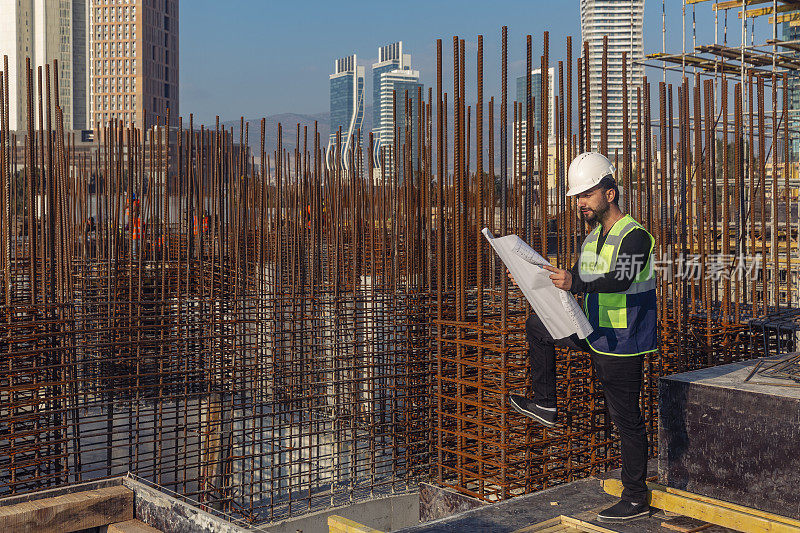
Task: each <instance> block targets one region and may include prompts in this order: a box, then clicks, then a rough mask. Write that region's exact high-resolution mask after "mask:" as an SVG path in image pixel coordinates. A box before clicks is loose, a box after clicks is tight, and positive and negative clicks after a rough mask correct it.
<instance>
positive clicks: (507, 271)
mask: <svg viewBox="0 0 800 533" xmlns="http://www.w3.org/2000/svg"><path fill="white" fill-rule="evenodd" d="M506 274H508V279H510V280H511V284H512V285H516V284H517V282H516V281H514V276H512V275H511V271H510V270H509V269H506Z"/></svg>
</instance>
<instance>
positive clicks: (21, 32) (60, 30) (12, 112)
mask: <svg viewBox="0 0 800 533" xmlns="http://www.w3.org/2000/svg"><path fill="white" fill-rule="evenodd" d="M87 1H88V0H0V59H2V56H4V55H7V56H8V70H9V72H8V79H9V84H10V85H11V87H9V127H10V128H11V129H12V130H24V129H26V128H27V127H28V120H27V103H26V100H25V98H26V94H27V76H26V75H25V60H26V58H30V60H31V67H32V68H33V69H34V73H33V79H34V84H36V82H37V79H38V72H37V70H38V67H42V68H43V74H42V83H43V84H44V83H45V79H46V78H45V74H44V66H45V65H51V69H52V65H53V61H54V60H57V61H58V80H56V79H55V78H54V73H53V72H52V70H51V74H50V75H51V78H50V83H51V88H52V89H51V90H54V89H55V84H56V81H57V82H58V99H59V102H58V103H59V105H60V107H61V109H62V111H63V113H64V127H65V128H67V129H74V130H81V129H86V128H87V126H88V116H87V103H88V98H89V94H88V87H87V81H88V78H87V72H86V65H87V58H86V54H87V49H86V42H87V24H86V9H87V7H86V2H87ZM2 68H3V66H2V63H0V69H2ZM52 105H53V106H55V101H54V100H53V101H52ZM37 115H38V114H37V113H34V116H35V117H36V116H37ZM34 120H38V118H35V119H34Z"/></svg>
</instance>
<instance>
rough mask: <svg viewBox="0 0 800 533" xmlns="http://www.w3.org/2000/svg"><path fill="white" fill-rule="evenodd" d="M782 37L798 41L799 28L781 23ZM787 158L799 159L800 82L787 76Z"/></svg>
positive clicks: (797, 54)
mask: <svg viewBox="0 0 800 533" xmlns="http://www.w3.org/2000/svg"><path fill="white" fill-rule="evenodd" d="M782 24H783V27H782V37H783V40H784V41H797V40H800V26H792V25H791V22H789V21H785V22H783V23H782ZM792 56H794V57H796V58H797V57H800V53H798V52H793V53H792ZM788 83H789V158H790V161H793V162H794V161H798V160H799V159H800V157H799V156H800V154H798V151H800V146H798V145H800V143H799V142H798V133H797V132H798V130H800V80H798V79H797V76H789V79H788Z"/></svg>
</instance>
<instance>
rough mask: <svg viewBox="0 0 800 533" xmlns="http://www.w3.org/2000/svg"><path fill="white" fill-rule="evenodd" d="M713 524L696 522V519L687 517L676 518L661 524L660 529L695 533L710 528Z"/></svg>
mask: <svg viewBox="0 0 800 533" xmlns="http://www.w3.org/2000/svg"><path fill="white" fill-rule="evenodd" d="M713 525H714V524H709V523H708V522H703V521H702V520H697V519H696V518H689V517H688V516H676V517H675V518H671V519H669V520H664V521H663V522H661V527H665V528H667V529H671V530H673V531H680V532H681V533H697V532H698V531H702V530H704V529H708V528H710V527H712V526H713Z"/></svg>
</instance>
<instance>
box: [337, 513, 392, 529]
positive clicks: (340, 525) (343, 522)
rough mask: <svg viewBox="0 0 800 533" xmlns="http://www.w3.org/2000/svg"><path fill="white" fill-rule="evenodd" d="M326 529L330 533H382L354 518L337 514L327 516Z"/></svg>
mask: <svg viewBox="0 0 800 533" xmlns="http://www.w3.org/2000/svg"><path fill="white" fill-rule="evenodd" d="M328 531H329V532H330V533H384V532H383V531H380V530H378V529H374V528H371V527H369V526H365V525H364V524H359V523H358V522H356V521H354V520H350V519H349V518H345V517H343V516H338V515H330V516H329V517H328Z"/></svg>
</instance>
